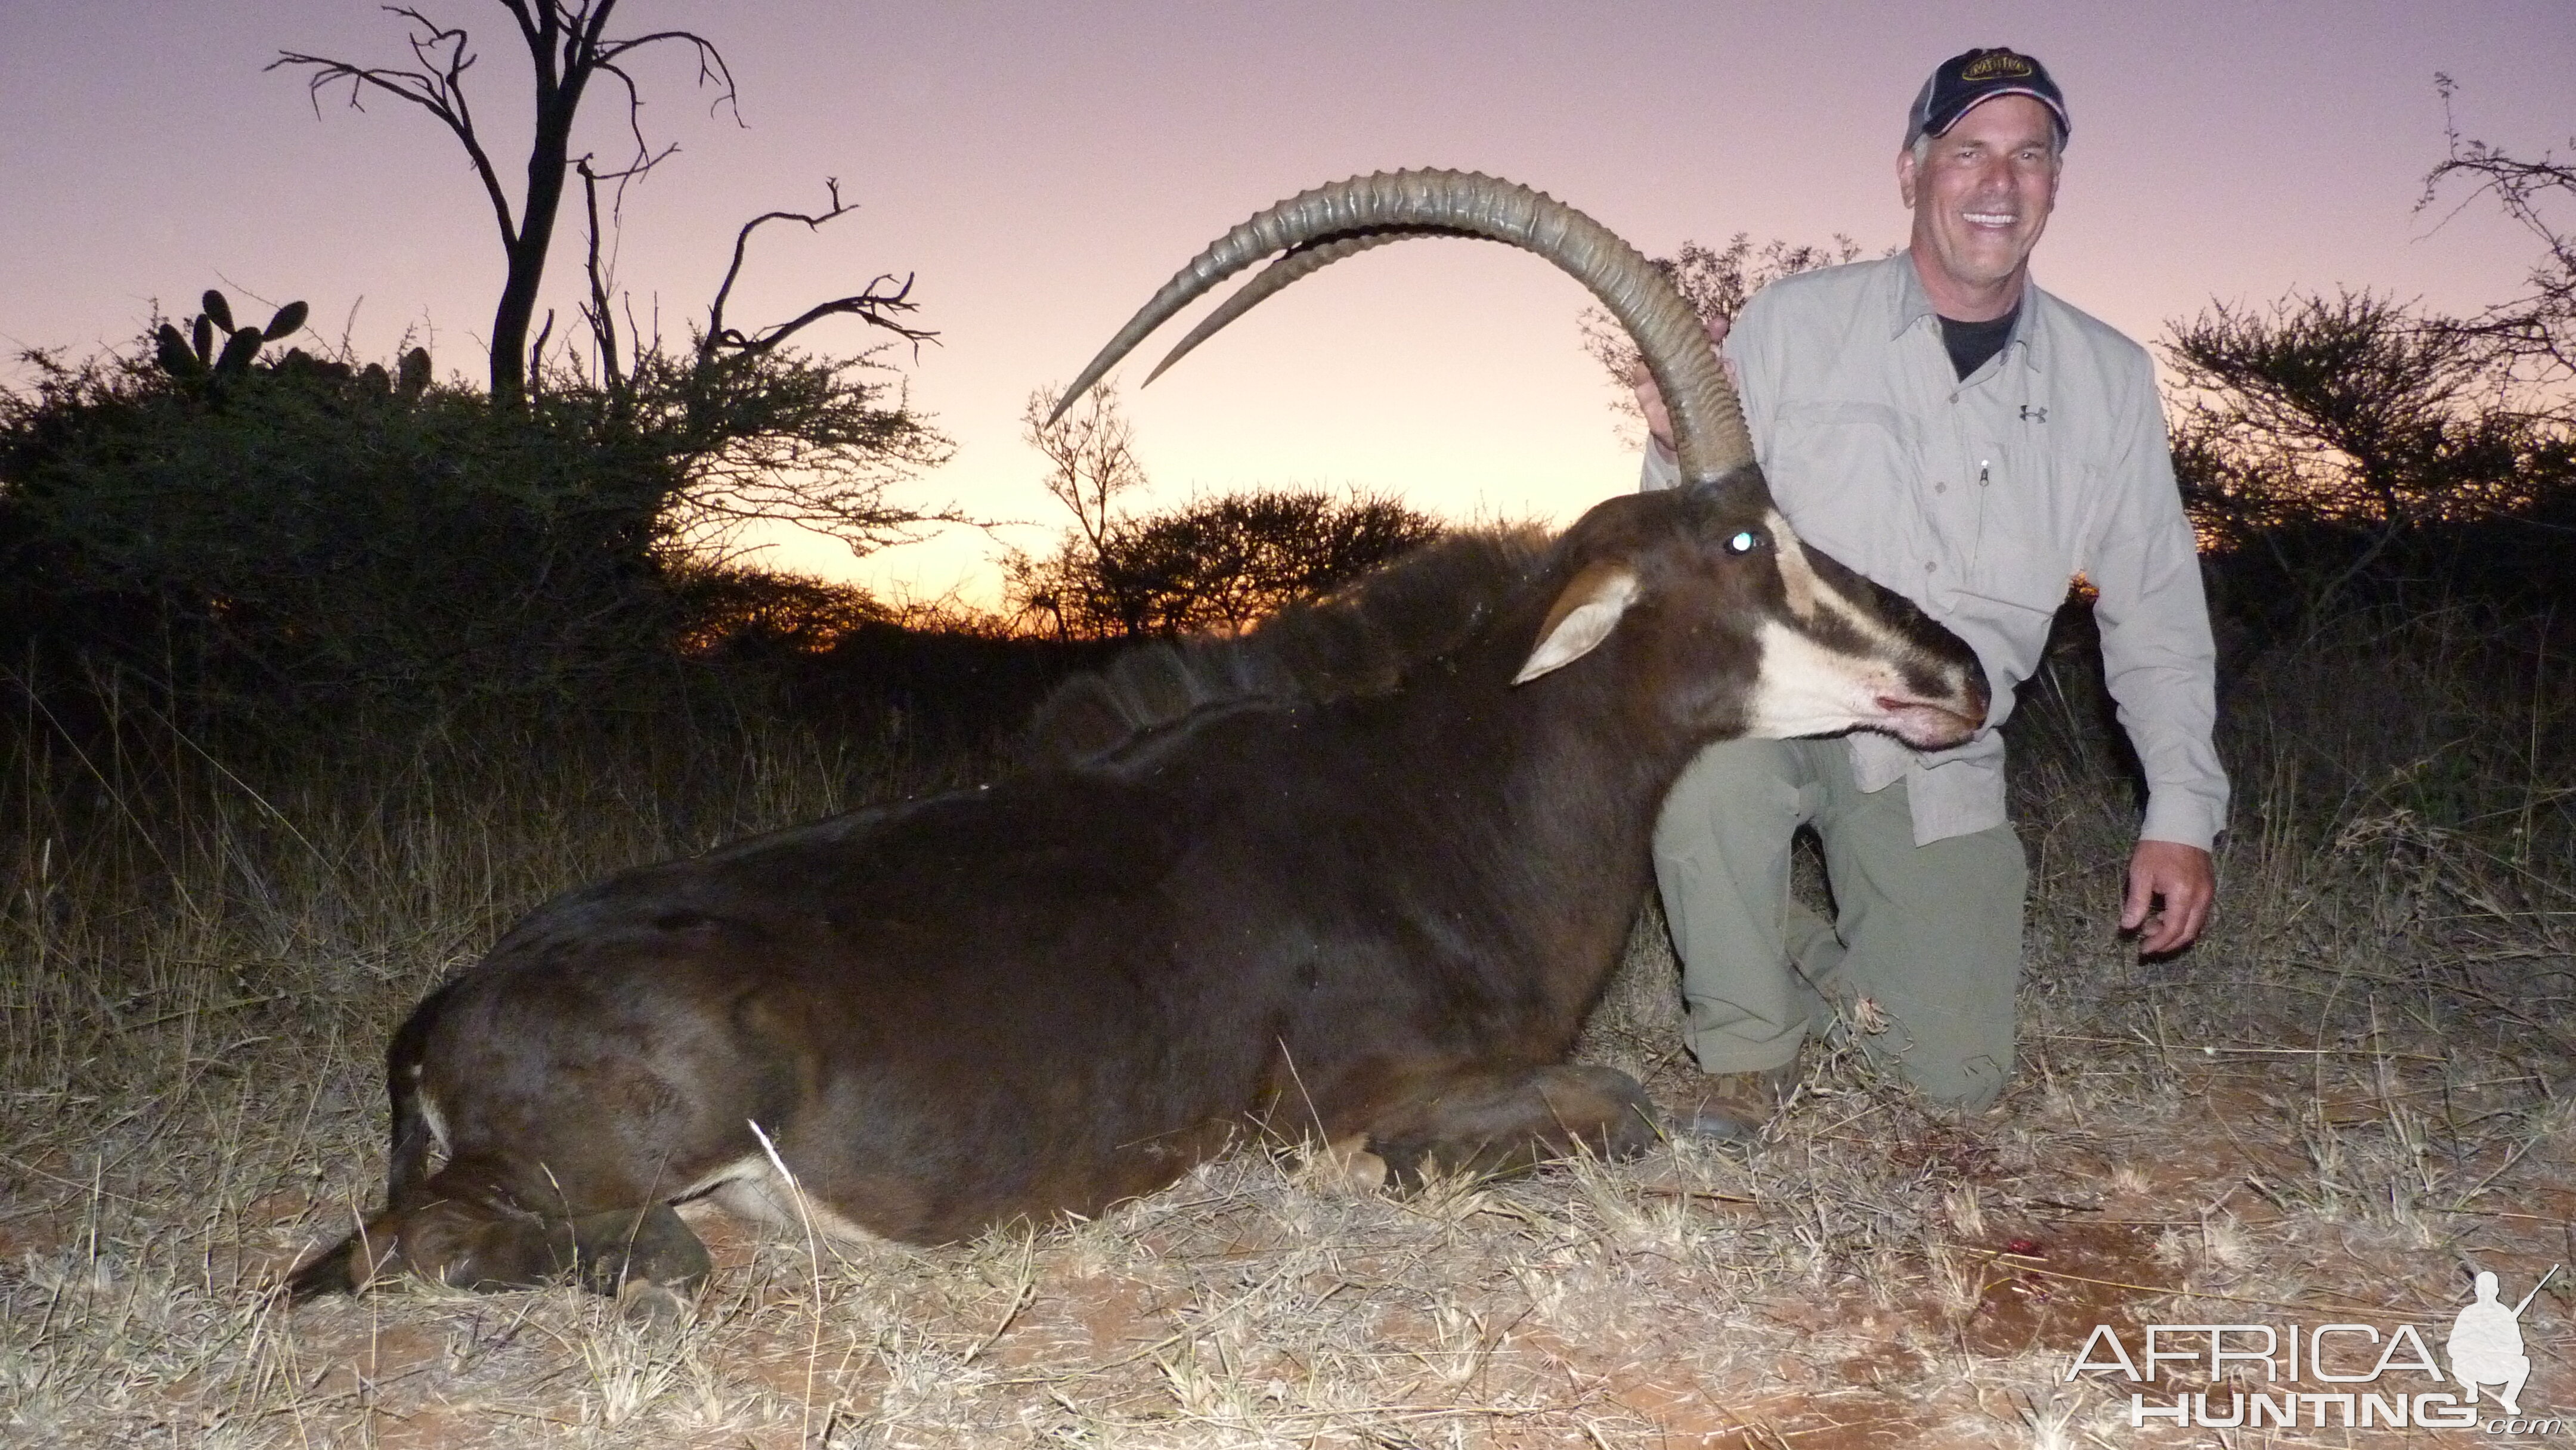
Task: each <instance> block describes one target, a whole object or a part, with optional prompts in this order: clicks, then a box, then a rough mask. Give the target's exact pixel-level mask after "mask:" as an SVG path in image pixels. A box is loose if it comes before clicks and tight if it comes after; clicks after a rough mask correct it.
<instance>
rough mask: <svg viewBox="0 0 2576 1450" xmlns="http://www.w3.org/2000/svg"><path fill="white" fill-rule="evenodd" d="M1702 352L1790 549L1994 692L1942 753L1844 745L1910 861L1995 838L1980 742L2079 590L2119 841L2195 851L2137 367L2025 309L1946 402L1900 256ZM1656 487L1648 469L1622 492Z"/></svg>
mask: <svg viewBox="0 0 2576 1450" xmlns="http://www.w3.org/2000/svg"><path fill="white" fill-rule="evenodd" d="M1726 351H1727V354H1728V356H1729V357H1730V358H1732V359H1733V360H1734V362H1735V364H1736V370H1737V372H1738V374H1739V375H1740V380H1741V384H1742V387H1743V392H1744V410H1745V418H1746V421H1747V422H1748V423H1749V424H1750V425H1751V427H1752V431H1753V441H1754V445H1755V448H1756V450H1757V451H1758V452H1759V454H1760V457H1761V461H1762V471H1763V473H1764V474H1765V475H1766V476H1767V477H1768V478H1769V480H1770V484H1771V492H1772V495H1773V497H1774V498H1776V499H1777V500H1778V502H1779V505H1780V510H1781V512H1782V513H1784V514H1786V515H1787V516H1788V519H1789V524H1790V527H1792V528H1794V529H1796V530H1797V531H1798V534H1799V536H1800V537H1801V538H1803V539H1805V540H1806V541H1807V542H1808V543H1810V544H1813V545H1814V546H1815V547H1817V548H1818V549H1821V550H1823V551H1824V552H1825V553H1828V554H1831V555H1832V556H1834V557H1835V558H1836V559H1839V560H1841V561H1842V562H1843V563H1845V564H1848V565H1850V566H1851V567H1852V568H1854V569H1857V570H1859V571H1860V572H1861V573H1863V574H1866V575H1868V576H1869V577H1870V578H1872V579H1874V580H1876V581H1878V582H1879V583H1880V584H1883V585H1885V586H1887V587H1888V588H1890V589H1893V590H1895V591H1896V592H1897V593H1899V594H1902V595H1904V596H1905V597H1906V598H1908V599H1911V600H1913V601H1914V602H1915V603H1916V604H1918V605H1921V606H1922V607H1923V610H1924V612H1925V613H1927V614H1930V615H1931V616H1932V617H1933V618H1934V619H1937V620H1939V621H1941V622H1942V623H1943V624H1945V625H1947V626H1949V627H1950V629H1951V630H1953V631H1954V632H1956V633H1957V634H1958V636H1959V637H1960V638H1961V639H1964V640H1966V641H1967V642H1968V644H1969V646H1970V647H1971V648H1973V649H1975V650H1976V652H1977V658H1978V659H1979V660H1980V661H1981V662H1982V663H1983V664H1984V665H1985V670H1986V679H1987V681H1988V683H1989V684H1991V685H1992V686H1993V688H1994V707H1993V710H1992V711H1991V713H1990V714H1989V715H1988V716H1987V720H1986V728H1985V729H1983V730H1980V731H1978V732H1977V734H1976V736H1975V737H1974V738H1973V739H1971V740H1969V741H1968V743H1966V744H1965V745H1961V746H1958V747H1956V748H1954V749H1951V750H1945V751H1938V752H1931V753H1925V752H1918V751H1915V750H1912V749H1910V748H1908V747H1906V746H1905V745H1903V744H1901V743H1900V742H1898V741H1897V740H1895V739H1894V738H1892V737H1889V736H1885V735H1879V734H1874V733H1866V732H1862V733H1855V734H1853V735H1852V737H1851V746H1852V769H1853V772H1854V774H1855V775H1856V776H1857V777H1858V779H1859V783H1860V786H1861V788H1862V789H1863V790H1881V789H1884V788H1886V787H1887V786H1890V785H1893V784H1894V783H1896V781H1898V780H1899V779H1903V780H1904V781H1905V782H1906V789H1907V793H1908V796H1909V798H1910V799H1911V801H1912V803H1913V810H1914V838H1915V840H1916V842H1917V843H1925V842H1931V841H1937V840H1941V839H1943V838H1945V837H1950V836H1959V835H1965V834H1967V833H1969V832H1971V831H1980V830H1984V829H1986V828H1988V827H1991V826H1996V825H2000V824H2002V823H2003V820H2004V776H2003V765H2004V742H2003V736H2002V735H2001V733H2000V732H1999V730H1998V729H1997V727H1999V726H2001V725H2002V724H2003V722H2004V718H2005V717H2006V716H2008V715H2010V714H2011V713H2012V709H2013V687H2014V686H2016V685H2019V684H2020V683H2021V682H2022V681H2024V680H2026V679H2028V678H2030V675H2031V672H2032V671H2033V670H2035V669H2036V668H2037V667H2038V664H2039V659H2040V653H2041V651H2042V649H2043V648H2044V647H2045V646H2046V644H2047V641H2048V628H2049V621H2050V620H2051V618H2052V617H2053V616H2054V615H2055V614H2056V612H2057V608H2058V605H2059V604H2061V603H2062V602H2064V600H2065V598H2066V589H2067V583H2068V580H2069V579H2070V577H2071V576H2073V575H2075V574H2078V573H2081V574H2083V575H2084V576H2085V578H2087V579H2088V580H2090V581H2091V582H2092V584H2093V586H2094V587H2095V588H2096V589H2098V590H2099V591H2100V598H2099V599H2098V600H2097V601H2096V603H2095V605H2094V615H2095V618H2096V619H2097V620H2098V621H2099V622H2100V624H2101V630H2102V662H2103V672H2104V675H2105V676H2106V677H2107V680H2108V682H2109V684H2110V688H2111V695H2112V698H2113V699H2114V700H2115V701H2116V702H2117V703H2118V706H2119V717H2120V723H2121V725H2122V726H2123V727H2124V728H2125V729H2126V730H2127V731H2128V734H2129V740H2130V742H2131V744H2133V745H2134V746H2135V747H2136V748H2137V753H2138V759H2139V761H2140V762H2141V764H2143V765H2144V767H2145V770H2146V778H2147V787H2148V799H2147V813H2146V821H2145V825H2144V828H2143V830H2142V831H2141V835H2143V836H2144V837H2146V838H2148V839H2151V840H2159V841H2178V842H2181V843H2183V844H2184V845H2189V846H2198V847H2201V848H2203V849H2204V850H2205V849H2207V848H2208V847H2209V845H2210V842H2211V841H2212V840H2213V839H2214V838H2215V837H2216V836H2217V834H2218V831H2219V829H2220V827H2221V826H2223V825H2224V824H2225V823H2226V817H2227V776H2226V773H2225V772H2224V771H2223V770H2222V769H2221V768H2220V767H2219V763H2218V753H2217V751H2216V750H2215V749H2214V748H2213V747H2212V745H2211V743H2210V726H2211V723H2212V721H2213V718H2214V716H2215V714H2216V706H2215V701H2214V694H2215V691H2214V687H2213V679H2212V677H2213V674H2214V666H2215V661H2216V651H2215V649H2214V648H2213V647H2212V645H2211V642H2210V634H2209V611H2208V607H2207V605H2206V604H2205V603H2204V601H2203V599H2202V596H2201V585H2200V567H2199V559H2198V554H2197V550H2196V548H2195V546H2194V542H2193V538H2192V531H2191V524H2190V522H2189V521H2188V520H2187V519H2185V518H2184V516H2183V511H2182V497H2181V493H2180V491H2179V490H2178V489H2177V488H2176V487H2175V485H2174V476H2173V461H2172V458H2171V457H2170V455H2169V454H2168V453H2167V451H2166V443H2165V426H2164V410H2163V408H2162V406H2161V405H2160V404H2159V402H2158V401H2157V398H2156V391H2155V372H2154V368H2153V366H2152V364H2151V363H2150V361H2149V359H2148V357H2147V353H2146V350H2145V349H2144V348H2141V347H2139V346H2138V345H2137V344H2136V343H2134V342H2131V341H2130V340H2129V339H2128V338H2126V337H2123V336H2121V335H2120V334H2119V333H2118V332H2117V331H2115V330H2113V329H2112V328H2110V327H2109V326H2107V325H2105V324H2103V323H2101V322H2099V321H2096V320H2095V319H2093V318H2091V317H2088V316H2086V315H2085V314H2083V313H2081V312H2079V311H2077V310H2075V309H2074V308H2072V307H2069V306H2067V305H2066V304H2065V303H2063V302H2060V301H2058V300H2057V299H2056V298H2054V297H2051V296H2049V295H2048V294H2047V293H2045V292H2042V291H2040V290H2039V289H2038V288H2037V287H2035V286H2033V287H2026V288H2025V289H2024V291H2023V294H2022V306H2021V314H2020V317H2019V318H2018V320H2017V321H2016V322H2015V323H2014V325H2013V331H2012V337H2011V339H2010V340H2009V341H2007V342H2006V343H2005V344H2004V349H2003V351H2002V352H2000V353H1998V354H1997V355H1996V356H1994V357H1993V358H1991V359H1989V360H1988V361H1987V362H1986V363H1984V364H1983V365H1982V366H1980V367H1979V368H1978V369H1977V370H1976V371H1975V372H1974V373H1971V374H1969V375H1968V377H1967V378H1966V380H1964V381H1962V380H1960V378H1959V377H1958V374H1957V372H1956V370H1955V369H1953V368H1952V366H1951V363H1950V355H1949V352H1948V350H1947V349H1946V348H1945V347H1944V346H1943V345H1942V341H1941V322H1940V318H1939V316H1938V315H1937V314H1936V313H1935V312H1934V311H1933V310H1932V303H1931V299H1930V298H1929V297H1927V296H1926V295H1925V294H1924V291H1923V285H1922V282H1921V280H1920V279H1919V278H1917V277H1916V276H1915V272H1914V265H1913V261H1912V259H1911V258H1910V257H1909V256H1907V255H1906V254H1905V253H1902V252H1900V253H1898V254H1897V255H1895V256H1893V257H1889V258H1886V259H1884V260H1881V261H1875V262H1857V263H1853V264H1851V265H1849V266H1843V267H1829V268H1825V269H1823V270H1820V271H1814V272H1804V273H1800V274H1798V275H1796V276H1793V277H1788V278H1784V279H1783V280H1781V281H1779V282H1776V283H1773V284H1772V285H1771V286H1769V287H1766V288H1764V289H1763V290H1762V291H1761V292H1760V293H1759V294H1757V295H1756V296H1755V297H1754V298H1753V299H1752V301H1750V302H1748V303H1747V304H1745V307H1744V311H1743V314H1742V315H1741V316H1740V317H1738V318H1737V319H1736V320H1735V325H1734V327H1733V329H1732V330H1731V331H1729V333H1728V334H1727V339H1726ZM1678 477H1679V470H1678V468H1677V466H1676V465H1675V464H1674V462H1673V460H1672V458H1671V457H1670V455H1668V454H1666V453H1664V452H1663V450H1661V449H1660V448H1657V447H1654V446H1651V445H1650V446H1649V447H1648V448H1647V450H1646V467H1645V477H1644V481H1643V486H1644V487H1647V488H1668V487H1671V486H1672V485H1673V483H1675V482H1676V481H1677V480H1678Z"/></svg>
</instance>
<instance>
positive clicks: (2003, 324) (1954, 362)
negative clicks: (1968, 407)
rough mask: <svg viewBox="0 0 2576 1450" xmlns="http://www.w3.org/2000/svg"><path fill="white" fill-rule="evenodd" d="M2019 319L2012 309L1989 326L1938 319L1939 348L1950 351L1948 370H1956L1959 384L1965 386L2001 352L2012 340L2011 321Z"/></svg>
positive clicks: (1981, 323) (1953, 319)
mask: <svg viewBox="0 0 2576 1450" xmlns="http://www.w3.org/2000/svg"><path fill="white" fill-rule="evenodd" d="M2019 316H2021V308H2020V307H2019V306H2015V307H2014V308H2013V310H2012V311H2010V312H2007V313H2005V314H2004V315H2003V316H2001V317H1998V318H1996V319H1995V320H1993V321H1992V322H1961V321H1959V320H1958V319H1957V318H1954V317H1944V318H1942V319H1941V345H1942V346H1944V347H1946V348H1948V349H1949V350H1950V366H1952V367H1954V368H1957V369H1958V370H1959V379H1960V381H1962V382H1965V381H1966V380H1967V377H1968V374H1970V373H1972V372H1975V371H1976V370H1977V369H1979V368H1981V367H1984V366H1985V365H1986V359H1988V358H1990V357H1993V356H1994V355H1995V354H1996V353H1999V352H2001V351H2003V350H2004V342H2005V340H2006V339H2007V338H2010V337H2011V336H2012V326H2013V319H2014V318H2016V317H2019Z"/></svg>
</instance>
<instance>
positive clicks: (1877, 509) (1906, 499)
mask: <svg viewBox="0 0 2576 1450" xmlns="http://www.w3.org/2000/svg"><path fill="white" fill-rule="evenodd" d="M1921 456H1922V448H1921V446H1920V444H1919V438H1918V430H1917V425H1916V424H1915V422H1914V420H1913V419H1911V418H1909V417H1907V416H1906V415H1905V414H1904V413H1902V412H1900V411H1898V410H1897V409H1895V408H1892V407H1889V406H1887V405H1886V404H1884V403H1862V402H1846V401H1839V400H1821V401H1803V402H1795V403H1784V404H1782V405H1781V407H1780V411H1779V413H1778V415H1777V416H1776V417H1775V418H1774V420H1773V422H1772V431H1771V447H1770V449H1769V451H1768V453H1767V454H1766V456H1765V457H1764V459H1763V463H1762V472H1763V474H1764V476H1765V477H1767V478H1768V479H1769V480H1770V481H1771V494H1772V497H1773V498H1775V499H1777V500H1779V502H1780V507H1781V511H1782V512H1784V513H1786V514H1788V515H1789V522H1790V523H1791V524H1792V525H1794V526H1795V527H1796V528H1797V530H1798V532H1799V533H1800V534H1802V535H1806V536H1809V537H1811V538H1813V539H1814V540H1815V541H1816V542H1818V543H1819V544H1820V545H1823V546H1825V547H1826V548H1827V551H1828V552H1833V553H1838V554H1839V553H1840V552H1841V551H1840V550H1836V549H1834V548H1833V547H1832V543H1835V542H1839V543H1842V544H1844V545H1846V546H1847V547H1850V548H1851V549H1852V551H1853V552H1854V553H1858V554H1862V555H1866V556H1872V557H1875V556H1878V555H1881V554H1889V553H1901V552H1904V550H1903V549H1902V548H1901V547H1900V548H1897V549H1891V548H1889V545H1890V544H1891V543H1893V544H1898V545H1900V546H1901V545H1902V543H1903V541H1906V540H1909V539H1911V538H1912V537H1913V536H1914V533H1915V530H1916V528H1917V521H1916V519H1915V518H1914V517H1913V515H1914V512H1915V506H1914V503H1913V496H1914V489H1913V485H1912V479H1913V477H1914V474H1915V472H1916V460H1917V459H1919V458H1920V457H1921ZM1829 541H1830V542H1829ZM1844 562H1845V563H1849V564H1854V565H1855V566H1857V565H1858V560H1855V559H1852V558H1848V557H1846V558H1845V559H1844Z"/></svg>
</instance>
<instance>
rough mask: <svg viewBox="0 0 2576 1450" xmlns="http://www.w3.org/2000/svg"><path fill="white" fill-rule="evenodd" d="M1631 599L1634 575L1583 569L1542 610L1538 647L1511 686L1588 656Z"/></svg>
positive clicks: (1621, 569) (1619, 568) (1615, 568)
mask: <svg viewBox="0 0 2576 1450" xmlns="http://www.w3.org/2000/svg"><path fill="white" fill-rule="evenodd" d="M1636 598H1637V575H1636V571H1634V570H1632V569H1629V568H1627V567H1625V566H1623V565H1618V564H1606V563H1605V564H1593V565H1590V566H1587V567H1586V568H1585V569H1584V571H1583V572H1582V573H1580V574H1577V575H1575V576H1574V582H1573V583H1571V584H1568V585H1566V586H1565V592H1564V593H1562V594H1560V595H1558V596H1556V603H1555V604H1554V605H1553V606H1551V607H1550V608H1549V609H1548V611H1547V623H1545V624H1542V625H1540V626H1539V628H1538V647H1537V648H1536V649H1533V650H1531V651H1530V657H1529V660H1528V661H1527V662H1526V663H1524V664H1523V665H1522V666H1521V672H1520V673H1519V674H1517V675H1514V676H1512V683H1513V684H1515V685H1519V684H1525V683H1527V682H1529V681H1531V680H1535V679H1537V678H1538V677H1539V676H1541V675H1543V674H1546V673H1547V672H1548V671H1550V670H1560V669H1563V668H1565V667H1566V666H1567V665H1570V664H1572V663H1574V662H1575V661H1576V660H1579V659H1581V658H1583V657H1584V656H1585V655H1588V654H1590V653H1592V651H1593V650H1595V649H1597V648H1599V647H1600V644H1601V641H1603V640H1605V639H1608V638H1609V637H1610V630H1611V628H1612V627H1613V626H1615V625H1616V624H1618V622H1619V616H1621V615H1623V614H1625V613H1627V612H1628V606H1629V605H1630V604H1631V603H1633V602H1635V600H1636Z"/></svg>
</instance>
